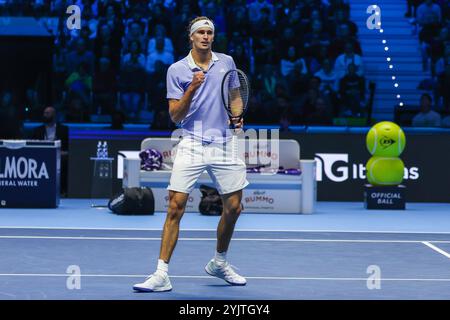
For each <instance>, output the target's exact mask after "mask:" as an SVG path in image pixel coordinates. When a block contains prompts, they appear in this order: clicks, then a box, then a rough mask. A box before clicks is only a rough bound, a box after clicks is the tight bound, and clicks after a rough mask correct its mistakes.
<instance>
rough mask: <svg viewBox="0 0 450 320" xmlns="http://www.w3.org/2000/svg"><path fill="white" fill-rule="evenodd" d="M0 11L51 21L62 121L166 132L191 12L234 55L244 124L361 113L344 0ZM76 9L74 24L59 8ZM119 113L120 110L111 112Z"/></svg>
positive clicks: (43, 5) (45, 1)
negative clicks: (245, 91)
mask: <svg viewBox="0 0 450 320" xmlns="http://www.w3.org/2000/svg"><path fill="white" fill-rule="evenodd" d="M0 2H2V3H1V5H0V10H1V12H0V14H1V15H3V16H5V15H24V16H27V15H30V16H35V17H38V18H41V19H42V18H43V17H54V18H57V19H58V24H57V27H56V28H53V29H52V28H49V30H50V31H51V32H52V33H53V34H54V36H55V51H54V57H53V77H52V78H53V97H52V100H53V105H54V106H55V107H56V108H57V109H58V111H59V114H61V115H64V119H63V120H64V121H67V122H86V121H91V120H92V115H114V117H116V118H117V117H125V120H126V121H128V122H139V121H141V122H142V121H146V120H145V115H148V114H149V113H152V114H153V123H152V124H151V125H152V128H172V127H173V123H171V121H170V118H169V116H168V114H167V101H166V99H165V94H166V92H165V90H166V84H165V81H166V71H167V68H168V66H169V65H170V64H171V63H173V62H175V61H177V60H179V59H181V58H183V57H185V56H186V55H187V54H188V52H189V49H190V48H189V42H188V36H187V26H188V24H189V21H190V20H191V19H193V18H194V17H196V16H200V15H205V16H208V17H210V18H211V19H212V20H213V21H214V23H215V26H216V32H215V41H214V46H213V50H214V51H217V52H223V53H226V54H229V55H231V56H233V58H234V60H235V62H236V65H237V66H238V68H240V69H242V70H244V71H245V72H246V73H247V74H248V75H249V77H250V80H251V83H252V89H253V91H252V92H253V95H252V99H251V101H250V104H251V105H250V108H249V112H248V114H247V116H246V122H247V123H261V124H264V123H277V122H280V123H282V124H284V125H291V124H324V125H331V124H332V123H333V118H334V117H339V116H354V117H358V116H361V115H362V114H363V113H364V107H365V103H366V101H365V97H366V89H365V88H366V81H365V79H364V66H363V64H362V59H361V54H362V53H361V47H360V45H359V42H358V39H357V33H358V29H357V26H356V24H355V23H353V22H352V21H350V20H349V14H350V8H349V4H348V1H346V0H327V1H321V0H303V1H295V0H283V1H268V0H253V1H246V0H235V1H223V0H215V1H209V0H165V1H164V0H126V1H115V0H78V1H64V0H28V1H27V0H22V1H8V0H3V1H0ZM70 4H76V5H78V6H79V7H80V8H81V29H79V30H69V29H68V28H67V27H66V19H67V17H68V14H67V13H66V8H67V6H68V5H70ZM117 113H120V115H116V114H117Z"/></svg>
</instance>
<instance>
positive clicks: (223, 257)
mask: <svg viewBox="0 0 450 320" xmlns="http://www.w3.org/2000/svg"><path fill="white" fill-rule="evenodd" d="M226 261H227V252H226V251H225V252H217V251H216V255H215V256H214V262H215V263H216V264H217V265H219V266H221V265H224V264H225V262H226Z"/></svg>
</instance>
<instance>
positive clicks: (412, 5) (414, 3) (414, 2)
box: [405, 0, 422, 18]
mask: <svg viewBox="0 0 450 320" xmlns="http://www.w3.org/2000/svg"><path fill="white" fill-rule="evenodd" d="M421 1H422V0H407V8H408V9H407V11H406V13H405V17H406V18H411V17H416V12H417V7H418V6H419V4H420V2H421Z"/></svg>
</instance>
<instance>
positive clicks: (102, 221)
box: [0, 200, 450, 300]
mask: <svg viewBox="0 0 450 320" xmlns="http://www.w3.org/2000/svg"><path fill="white" fill-rule="evenodd" d="M91 202H92V201H91V200H63V202H62V204H61V206H60V208H58V209H53V210H40V209H32V210H20V209H4V210H2V212H1V213H2V219H1V222H2V223H1V228H0V252H2V259H1V261H0V299H108V300H109V299H149V300H155V299H171V300H173V299H183V300H199V299H202V300H213V299H224V300H233V299H239V300H246V299H258V300H266V299H275V300H278V299H284V300H291V299H295V300H298V299H449V298H450V290H448V288H449V284H450V254H449V253H450V233H447V232H446V231H445V230H450V229H449V225H448V224H449V221H448V219H447V220H445V219H442V218H443V214H445V213H446V212H447V213H448V210H449V205H447V204H434V205H430V204H427V205H421V204H409V210H407V211H367V210H364V209H362V204H361V203H321V202H319V203H318V210H317V213H316V214H314V215H265V214H260V215H255V214H243V215H242V216H241V218H240V220H239V221H238V225H237V227H236V231H235V234H234V237H233V240H232V242H231V246H230V250H229V256H228V258H229V261H230V262H231V263H232V264H233V265H234V266H236V267H237V268H238V270H239V272H240V273H241V274H242V275H244V276H246V278H247V280H248V283H247V285H246V286H245V287H232V286H229V285H227V284H226V283H225V282H223V281H222V280H220V279H216V278H212V277H210V276H209V275H207V274H206V273H205V272H204V269H203V268H204V266H205V264H206V263H207V262H208V260H209V259H210V258H211V257H212V255H213V254H214V249H215V241H216V238H215V227H216V226H217V222H218V217H206V216H201V215H199V214H186V215H185V217H184V218H183V220H182V224H181V232H180V238H179V241H178V244H177V247H176V249H175V252H174V256H173V258H172V261H171V263H170V275H171V281H172V285H173V290H172V291H171V292H165V293H137V292H134V291H133V290H132V285H133V284H134V283H137V282H140V281H141V280H143V279H144V278H145V277H146V276H147V275H148V274H150V273H152V272H153V270H154V268H155V265H156V259H157V256H158V253H159V246H160V235H161V228H162V224H163V222H164V217H165V214H164V213H156V214H155V215H154V216H117V215H113V214H111V213H109V210H107V209H95V208H91V207H90V206H89V204H90V203H91ZM399 220H402V221H403V223H398V221H399ZM337 221H339V222H340V223H339V224H337V223H336V222H337ZM439 221H440V222H439ZM333 226H334V228H332V227H333ZM74 272H76V273H74Z"/></svg>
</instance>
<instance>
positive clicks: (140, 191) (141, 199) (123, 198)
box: [108, 187, 155, 215]
mask: <svg viewBox="0 0 450 320" xmlns="http://www.w3.org/2000/svg"><path fill="white" fill-rule="evenodd" d="M108 208H109V209H110V210H111V211H112V212H114V213H117V214H128V215H134V214H136V215H152V214H154V213H155V198H154V197H153V192H152V190H151V189H150V188H146V187H143V188H124V189H123V192H122V193H121V194H120V195H118V196H116V197H114V198H112V199H111V200H109V202H108Z"/></svg>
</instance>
